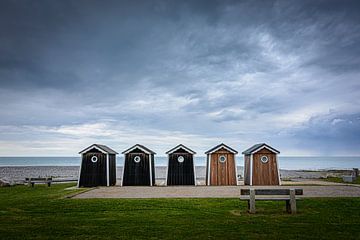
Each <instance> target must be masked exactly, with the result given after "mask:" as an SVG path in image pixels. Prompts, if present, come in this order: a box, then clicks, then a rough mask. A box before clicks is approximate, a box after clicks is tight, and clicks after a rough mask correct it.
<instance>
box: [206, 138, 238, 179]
mask: <svg viewBox="0 0 360 240" xmlns="http://www.w3.org/2000/svg"><path fill="white" fill-rule="evenodd" d="M237 153H238V152H237V151H236V150H234V149H232V148H231V147H229V146H227V145H225V144H223V143H221V144H219V145H217V146H215V147H213V148H212V149H210V150H209V151H207V152H205V154H206V155H207V161H206V185H237V170H236V161H235V155H236V154H237Z"/></svg>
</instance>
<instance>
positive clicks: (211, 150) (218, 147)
mask: <svg viewBox="0 0 360 240" xmlns="http://www.w3.org/2000/svg"><path fill="white" fill-rule="evenodd" d="M220 148H225V149H226V150H228V151H229V152H232V153H234V154H237V153H238V152H237V151H236V150H235V149H233V148H231V147H229V146H227V145H226V144H224V143H220V144H219V145H216V146H215V147H213V148H211V149H210V150H208V151H206V152H205V154H211V153H213V152H216V151H217V150H219V149H220Z"/></svg>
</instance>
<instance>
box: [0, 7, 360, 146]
mask: <svg viewBox="0 0 360 240" xmlns="http://www.w3.org/2000/svg"><path fill="white" fill-rule="evenodd" d="M359 8H360V4H358V3H357V2H356V1H347V2H346V3H343V2H340V1H302V2H298V1H265V2H264V1H180V2H179V1H135V2H134V1H107V2H106V3H104V2H102V1H36V2H33V1H1V2H0V29H1V31H0V101H1V105H0V111H1V112H2V118H1V119H0V125H3V126H5V125H6V126H8V125H14V128H6V129H10V130H7V131H9V133H7V134H0V135H2V136H1V137H2V139H3V140H4V141H5V140H6V136H7V137H9V138H10V135H11V131H12V130H11V129H17V127H20V126H23V125H26V126H28V125H30V126H36V127H34V128H31V129H42V128H46V127H54V128H56V127H59V126H63V125H66V126H70V125H81V124H83V125H85V126H87V125H86V124H87V123H96V122H103V121H112V122H113V125H112V126H115V127H116V128H120V129H121V128H122V127H123V128H127V129H137V128H139V127H141V128H144V129H150V130H154V131H156V130H158V131H159V132H162V131H165V132H176V131H181V132H182V133H183V134H185V135H186V134H191V133H194V134H197V136H202V137H204V138H210V139H214V138H215V139H216V137H219V138H222V137H224V138H225V139H223V140H224V141H226V139H229V141H230V140H231V141H233V140H234V139H235V140H236V141H240V142H241V143H244V144H246V143H248V145H251V144H252V143H253V142H254V141H260V139H263V140H268V141H274V142H275V143H276V144H277V146H281V145H283V146H286V147H289V149H294V148H296V147H297V146H299V148H301V149H302V150H304V151H306V149H315V150H317V149H318V148H316V147H314V146H315V145H316V143H318V144H319V145H321V144H322V142H326V141H327V140H326V137H325V136H323V137H318V135H317V134H319V132H322V130H321V129H323V128H324V127H325V128H327V127H329V128H332V129H338V130H334V131H335V132H334V133H333V135H331V136H330V137H329V140H328V141H329V142H332V143H331V144H333V145H335V144H336V143H338V145H339V146H343V145H342V141H343V142H346V143H349V145H352V144H353V143H354V144H356V143H357V141H356V140H355V139H354V138H353V135H351V134H352V133H351V130H352V129H353V130H354V131H355V132H356V131H357V130H356V129H357V126H356V125H351V124H349V125H348V126H347V127H342V128H341V130H340V127H339V126H340V125H339V126H335V125H331V121H332V120H331V119H330V118H331V117H329V119H328V118H323V117H320V116H323V115H324V112H325V113H326V112H327V111H328V110H329V109H333V111H335V112H336V114H337V116H338V117H339V118H345V117H344V116H348V117H349V118H352V117H350V116H356V114H358V113H359V112H360V109H359V107H357V106H358V105H359V104H360V103H359V100H358V99H360V98H359V88H360V85H359V81H358V79H359V76H360V72H359V70H358V64H359V57H358V56H359V51H360V46H359V42H360V41H359V40H360V35H359V33H358V32H359V27H358V26H359V22H360V19H359V15H358V14H357V13H358V12H359ZM358 103H359V104H358ZM304 116H305V117H304ZM314 119H318V120H316V121H315V120H314ZM352 120H353V121H355V119H352ZM338 124H340V122H338ZM341 124H344V122H342V123H341ZM269 126H270V127H269ZM299 126H306V127H305V128H304V129H303V132H297V131H296V130H297V129H298V128H299ZM250 130H252V132H250ZM29 131H30V132H31V131H32V130H29ZM33 131H34V136H37V137H38V139H41V136H42V133H36V134H35V132H36V130H33ZM284 132H286V133H293V134H295V135H294V136H295V137H296V140H294V139H293V137H294V136H293V135H287V134H281V133H284ZM244 133H246V134H244ZM249 133H251V134H249ZM9 134H10V135H9ZM17 134H18V132H17ZM47 134H50V133H47ZM346 135H348V136H349V138H348V140H347V139H346V137H345V136H346ZM14 136H18V135H16V134H15V135H11V140H12V141H13V140H14V141H15V140H16V137H14ZM239 136H240V137H241V139H238V138H239ZM337 136H338V137H337ZM342 136H343V137H342ZM44 137H45V136H44ZM99 138H101V139H104V138H103V136H99ZM199 138H200V137H199ZM79 139H81V138H80V137H79ZM309 139H310V140H309ZM263 140H261V141H263ZM54 141H55V140H54ZM59 141H60V140H59ZM61 141H63V139H61ZM297 141H298V142H297ZM302 141H306V142H312V143H313V144H311V145H310V144H309V145H300V144H298V143H299V142H300V143H301V142H302ZM291 144H292V145H291ZM329 144H330V143H329ZM345 148H346V147H343V149H345ZM334 149H335V148H334ZM299 151H300V150H299ZM319 151H322V150H321V149H320V150H319ZM337 151H341V148H340V147H339V148H338V150H337ZM354 151H355V150H354Z"/></svg>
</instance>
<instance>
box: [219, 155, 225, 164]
mask: <svg viewBox="0 0 360 240" xmlns="http://www.w3.org/2000/svg"><path fill="white" fill-rule="evenodd" d="M219 161H220V162H221V163H224V162H225V161H226V156H225V155H221V156H220V157H219Z"/></svg>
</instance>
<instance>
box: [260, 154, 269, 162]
mask: <svg viewBox="0 0 360 240" xmlns="http://www.w3.org/2000/svg"><path fill="white" fill-rule="evenodd" d="M260 160H261V162H262V163H267V162H268V161H269V158H268V157H267V156H261V158H260Z"/></svg>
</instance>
